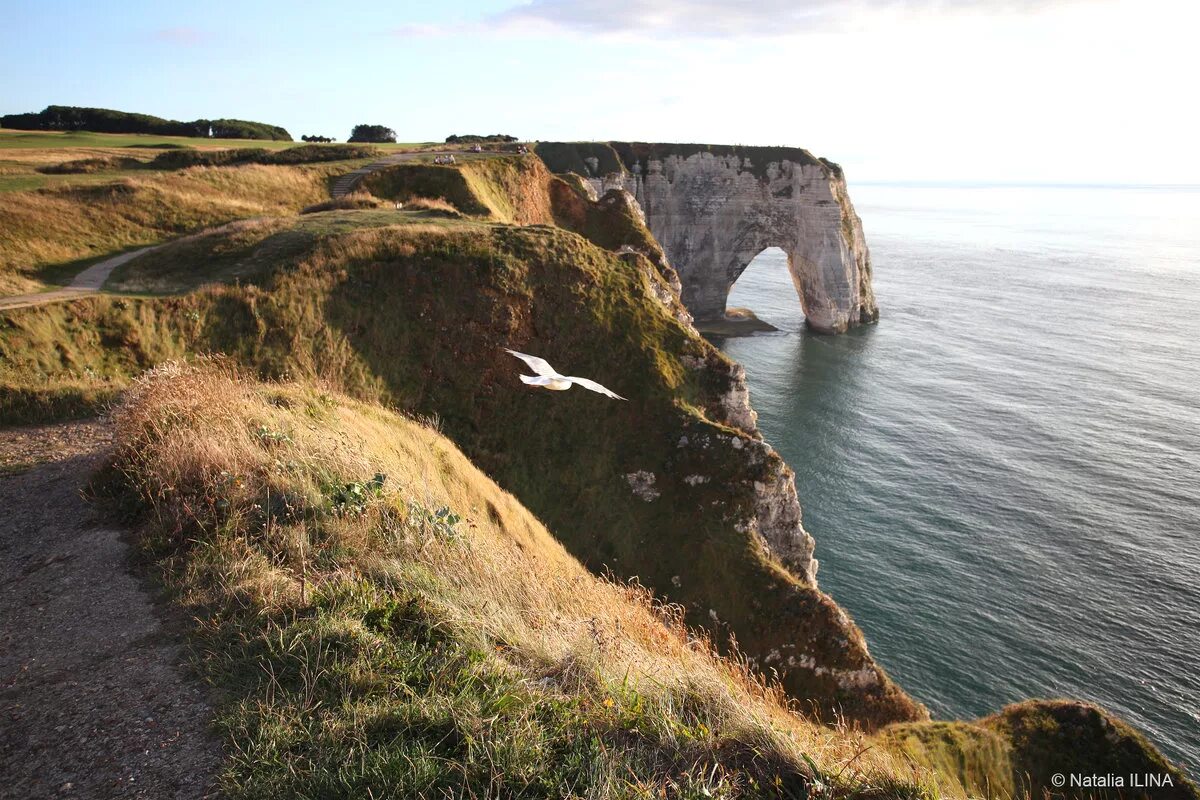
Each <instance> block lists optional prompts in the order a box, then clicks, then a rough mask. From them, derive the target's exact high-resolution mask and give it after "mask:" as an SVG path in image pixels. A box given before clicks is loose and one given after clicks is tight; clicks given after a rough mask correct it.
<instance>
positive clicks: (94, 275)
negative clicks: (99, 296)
mask: <svg viewBox="0 0 1200 800" xmlns="http://www.w3.org/2000/svg"><path fill="white" fill-rule="evenodd" d="M153 249H154V247H143V248H141V249H140V250H130V251H129V252H128V253H121V255H119V256H113V257H112V258H106V259H105V260H103V261H100V262H97V263H95V264H92V265H91V266H90V267H88V268H87V269H85V270H84V271H83V272H81V273H79V274H78V275H76V276H75V279H74V280H72V281H71V285H70V286H65V287H63V288H62V289H54V290H51V291H49V292H39V293H37V294H18V295H11V296H9V297H0V311H3V310H5V309H9V308H24V307H26V306H40V305H41V304H43V303H54V302H58V301H61V300H73V299H74V298H76V297H81V296H83V295H85V294H95V293H96V292H98V291H100V287H101V286H103V285H104V282H105V281H106V280H108V276H109V275H111V274H112V272H113V270H114V269H116V268H117V267H119V266H121V265H122V264H124V263H125V262H126V261H130V260H132V259H134V258H136V257H137V256H140V255H141V254H142V253H146V252H149V251H150V250H153Z"/></svg>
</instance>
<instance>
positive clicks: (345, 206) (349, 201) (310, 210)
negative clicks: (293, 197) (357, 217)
mask: <svg viewBox="0 0 1200 800" xmlns="http://www.w3.org/2000/svg"><path fill="white" fill-rule="evenodd" d="M391 206H392V203H390V202H388V201H387V200H380V199H379V198H378V197H376V196H375V195H373V194H371V193H370V192H367V191H361V190H360V191H356V192H351V193H350V194H347V195H343V196H342V197H337V198H334V199H332V200H326V201H324V202H322V203H316V204H315V205H311V206H306V207H305V208H303V209H301V211H300V213H301V214H316V213H318V212H320V211H356V210H360V209H364V208H390V207H391Z"/></svg>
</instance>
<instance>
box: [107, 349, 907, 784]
mask: <svg viewBox="0 0 1200 800" xmlns="http://www.w3.org/2000/svg"><path fill="white" fill-rule="evenodd" d="M114 420H115V425H116V455H115V457H114V462H113V466H112V468H111V469H110V471H109V472H108V473H107V476H106V477H105V478H104V479H102V480H100V481H99V482H98V486H100V487H101V488H100V490H101V492H102V493H103V494H106V495H107V496H109V497H110V498H111V499H113V500H114V501H116V502H118V503H119V504H121V505H122V506H123V507H124V508H125V509H126V511H132V512H134V513H135V514H137V515H139V516H140V517H141V519H142V520H143V524H144V527H143V528H142V530H143V538H142V545H143V548H144V550H145V552H146V553H147V554H148V555H149V556H152V557H153V558H156V559H157V560H158V561H159V563H160V565H161V566H162V569H163V573H162V574H163V575H164V577H165V580H166V582H167V585H168V586H169V587H170V588H171V589H172V590H173V591H174V593H175V596H176V598H177V600H178V602H180V603H181V604H183V605H184V606H185V607H186V608H187V610H188V612H189V614H190V615H193V616H194V617H195V619H196V621H197V625H198V634H197V637H196V640H195V641H196V647H195V652H196V654H197V658H198V661H199V667H200V669H201V671H202V673H203V674H204V675H205V676H206V677H207V678H208V679H209V680H210V681H211V682H212V683H213V684H214V686H215V687H216V688H217V689H218V690H220V691H221V692H222V696H223V697H224V705H223V710H222V712H221V715H220V724H221V728H222V730H223V731H224V733H225V736H226V741H227V746H228V748H229V752H230V766H229V771H228V774H227V775H226V780H225V788H226V789H227V790H228V791H229V793H230V794H232V795H233V796H235V797H264V798H265V797H280V796H305V797H366V796H370V797H376V798H380V797H397V798H400V797H442V796H464V797H503V796H522V797H566V796H589V797H624V796H628V797H702V796H703V797H714V796H715V797H730V798H732V797H829V798H836V797H864V798H865V797H876V798H891V797H917V796H921V794H922V793H921V790H920V789H919V787H918V786H916V785H915V784H914V783H913V782H912V781H913V773H912V772H911V771H910V769H909V768H908V767H907V766H906V765H903V764H902V763H901V762H898V761H894V760H893V759H892V758H891V757H889V756H888V755H887V754H886V753H884V752H882V751H880V750H878V749H876V750H869V749H867V748H866V743H865V741H864V740H863V739H862V738H860V737H859V736H857V735H852V734H846V733H842V732H839V731H836V730H833V729H829V728H821V727H818V726H815V725H813V724H811V723H808V722H805V721H804V720H802V719H801V718H799V717H797V716H795V715H794V714H792V713H791V712H790V711H789V710H788V709H787V707H786V705H785V703H784V702H783V701H782V699H781V698H782V695H781V693H780V692H779V691H777V690H775V689H770V688H767V687H765V686H764V685H763V684H762V683H760V682H759V681H757V680H755V679H753V678H752V677H750V675H749V674H748V673H747V672H746V671H745V670H744V669H742V668H740V667H739V666H737V665H735V664H733V663H731V662H728V661H725V660H723V659H721V658H720V657H718V656H716V655H714V653H713V651H712V649H711V647H710V645H709V644H708V643H707V641H706V640H705V639H703V638H702V637H699V636H697V634H695V633H694V632H688V631H686V630H685V629H684V628H682V627H680V625H679V623H678V616H677V612H675V611H673V610H672V609H670V608H665V607H662V606H658V605H656V604H654V603H653V602H652V601H651V600H650V599H649V595H648V593H646V592H645V591H644V590H642V589H640V588H638V587H637V586H635V585H619V584H614V583H610V582H608V581H605V580H602V579H598V578H596V577H594V576H592V575H591V574H589V573H588V572H587V571H586V570H584V569H583V568H582V567H581V566H580V565H579V564H578V562H576V561H575V560H574V559H572V558H571V557H570V556H569V555H567V553H566V552H565V551H564V550H563V549H562V547H561V546H560V545H558V543H557V542H556V541H555V540H554V539H553V537H552V536H551V535H550V534H549V533H548V532H547V531H546V530H545V529H544V528H543V527H542V526H541V524H540V523H538V521H537V520H536V519H535V518H534V517H533V516H532V515H531V514H529V513H528V512H527V511H525V509H524V508H523V507H521V506H520V505H519V504H518V503H517V502H516V501H515V500H514V499H513V498H512V497H511V496H510V495H508V494H506V493H504V492H503V491H501V490H500V489H499V488H498V487H497V486H496V485H495V484H494V483H492V482H491V481H490V480H489V479H488V478H487V477H485V476H484V475H483V474H482V473H480V472H479V471H478V470H476V469H475V468H474V467H473V466H472V465H471V464H470V463H469V462H468V461H467V460H466V459H465V458H464V457H463V456H462V455H461V453H459V452H458V450H457V449H456V448H455V447H454V446H453V445H452V444H450V443H449V442H448V441H447V440H445V439H444V438H443V437H442V436H441V435H440V434H438V433H437V432H436V431H435V430H433V429H431V428H429V427H426V426H423V425H420V424H418V423H416V422H414V421H412V420H409V419H406V418H403V417H400V416H397V415H395V414H393V413H389V412H385V411H383V410H381V409H379V408H378V407H372V406H368V405H365V404H362V403H358V402H355V401H351V400H349V399H347V398H345V397H342V396H338V395H335V394H330V393H326V392H322V391H319V390H315V389H312V388H308V387H305V386H300V385H295V384H289V385H276V384H257V383H253V382H248V381H245V380H240V379H239V378H238V377H237V376H236V374H234V373H233V372H232V371H231V370H230V369H229V368H227V367H225V366H224V365H223V364H221V363H220V362H218V363H217V364H215V365H204V366H201V367H184V366H179V365H176V364H168V365H165V366H163V367H160V368H158V369H157V370H155V371H153V372H152V373H150V374H149V375H148V376H146V377H145V378H142V379H140V380H139V381H138V382H137V383H136V384H135V385H134V387H133V388H132V389H131V390H130V391H129V393H128V395H127V397H126V399H125V401H124V403H123V404H122V405H121V406H120V408H119V409H118V410H117V411H116V413H115V415H114ZM347 486H372V487H375V490H374V491H370V492H367V491H363V492H360V493H359V496H360V497H361V502H356V503H354V504H349V505H347V504H346V503H341V504H338V503H337V502H336V500H335V498H336V497H338V496H341V495H343V494H344V493H345V492H346V488H345V487H347ZM897 776H902V777H899V778H898V777H897Z"/></svg>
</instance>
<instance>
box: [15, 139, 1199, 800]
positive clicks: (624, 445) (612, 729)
mask: <svg viewBox="0 0 1200 800" xmlns="http://www.w3.org/2000/svg"><path fill="white" fill-rule="evenodd" d="M337 147H343V148H344V147H346V146H345V145H340V146H337ZM540 147H541V146H539V150H538V153H539V155H540V154H541V153H542V150H541V149H540ZM312 148H313V151H314V153H315V151H324V150H326V147H325V146H322V145H313V146H312ZM605 148H607V150H605ZM114 149H115V148H114ZM296 149H297V150H307V148H296ZM361 151H362V148H354V152H351V150H350V149H347V150H337V151H336V152H339V153H342V154H343V155H347V158H346V159H344V160H338V161H327V162H319V163H304V162H305V161H306V159H304V158H299V157H298V156H296V155H292V156H288V155H286V154H287V153H289V152H290V151H286V150H285V151H283V153H282V154H281V155H280V156H279V157H280V158H281V159H283V161H282V163H278V162H277V163H258V162H256V161H254V160H243V159H242V157H241V156H236V155H229V156H216V157H215V161H218V162H220V161H221V160H222V159H225V160H224V161H223V162H222V163H219V164H216V163H205V164H197V165H191V166H187V165H183V166H181V167H179V168H173V169H165V168H159V169H145V171H144V172H142V173H140V174H139V175H138V176H136V177H121V178H119V179H116V180H108V181H107V182H104V183H96V184H68V185H63V186H57V187H53V188H46V189H41V190H38V191H25V192H9V193H6V194H0V227H2V228H3V230H5V232H6V234H11V235H10V236H6V238H5V240H4V242H3V243H2V244H0V282H6V283H4V284H3V286H4V291H5V292H6V293H11V292H12V291H20V290H26V289H29V288H36V287H42V286H46V285H49V284H50V283H52V282H53V281H58V282H62V281H64V280H66V279H69V277H70V276H71V275H72V274H74V273H75V272H77V271H78V270H79V269H80V268H81V267H82V266H84V265H86V264H87V263H89V262H90V261H92V260H94V259H95V258H97V257H99V256H101V255H109V254H112V253H113V252H117V251H120V250H122V249H125V248H129V247H134V246H139V245H143V244H148V243H152V242H164V241H165V242H166V243H165V244H163V246H162V247H160V248H158V249H156V250H154V251H152V252H149V253H146V254H144V255H141V256H138V257H137V258H134V259H133V260H131V261H128V262H126V263H125V264H123V265H122V266H121V267H119V268H117V270H116V271H115V272H114V273H113V274H112V275H111V276H110V277H109V279H108V282H107V284H106V286H105V291H104V292H103V293H101V294H98V295H95V296H90V297H81V298H79V299H75V300H72V301H70V302H63V303H52V304H47V305H42V306H35V307H30V308H21V309H14V310H10V311H6V312H3V314H2V315H0V423H2V424H8V425H11V424H18V423H27V422H34V421H44V420H52V419H63V418H68V417H71V416H76V415H88V414H95V413H97V412H99V411H103V410H105V409H110V408H111V409H112V419H113V425H114V429H115V436H116V443H115V453H114V455H113V457H112V460H111V463H110V464H109V465H108V466H107V467H106V468H105V469H104V470H102V471H101V473H99V474H98V475H97V477H96V478H95V480H94V481H93V485H92V492H93V494H94V495H95V497H96V498H97V499H98V500H99V501H101V503H102V504H103V506H104V507H105V508H106V509H107V511H108V512H109V513H110V514H112V515H113V516H114V517H115V518H118V519H121V520H123V521H124V522H126V523H127V524H129V525H131V526H132V529H133V530H134V531H135V541H136V546H137V548H138V551H139V553H140V556H141V559H142V562H143V566H144V568H145V569H146V570H148V571H149V572H150V573H151V574H152V575H154V576H156V577H157V579H158V580H160V581H161V583H162V585H163V587H164V588H165V589H166V591H167V596H168V597H169V599H170V602H172V603H174V604H176V605H177V606H179V607H180V608H182V609H183V610H184V611H185V616H186V617H187V618H188V619H190V620H192V623H191V625H192V630H191V634H190V635H191V647H190V652H191V653H192V659H193V662H194V667H195V669H196V671H197V673H198V674H199V675H201V676H203V678H204V679H205V680H207V681H208V682H209V684H210V685H211V686H212V687H213V690H214V693H215V697H217V699H218V725H219V730H220V731H221V734H222V736H223V739H224V742H225V745H226V748H227V753H228V756H229V757H228V761H227V768H226V772H225V774H224V778H223V788H224V789H225V791H226V792H227V793H228V794H230V795H231V796H234V797H275V796H286V795H298V796H312V797H362V796H376V797H379V796H395V797H406V796H421V795H422V794H424V795H425V796H440V795H455V796H468V797H469V796H478V797H496V796H528V797H542V796H545V797H562V796H593V797H609V796H611V797H622V796H628V797H673V798H691V797H695V798H699V797H713V796H716V797H730V798H734V797H803V798H862V799H863V800H867V798H882V799H883V800H888V799H889V798H915V797H928V798H931V799H932V798H937V797H947V798H960V797H962V798H965V797H995V798H1010V797H1025V796H1028V797H1041V796H1042V795H1043V792H1044V791H1045V790H1046V789H1047V788H1052V783H1051V781H1052V775H1053V773H1054V772H1057V771H1063V770H1062V769H1057V770H1056V769H1053V768H1054V767H1055V766H1056V765H1060V764H1061V765H1068V766H1066V767H1064V768H1063V769H1067V768H1069V769H1075V770H1080V771H1082V770H1089V771H1100V770H1104V771H1108V770H1110V769H1118V768H1119V769H1122V770H1129V771H1140V772H1164V771H1165V774H1169V775H1171V776H1173V778H1174V781H1173V783H1174V786H1175V787H1176V789H1175V791H1174V793H1171V794H1162V793H1156V794H1154V795H1152V796H1153V797H1155V798H1168V797H1170V798H1175V797H1179V798H1190V799H1192V800H1195V798H1197V797H1200V795H1198V794H1197V793H1196V790H1195V788H1194V786H1192V785H1191V784H1190V783H1188V782H1187V780H1186V778H1184V776H1183V775H1182V774H1181V773H1179V772H1178V770H1175V769H1174V768H1173V767H1171V766H1170V765H1169V764H1167V763H1166V762H1165V760H1163V759H1162V757H1161V756H1160V755H1159V754H1158V753H1157V752H1156V751H1155V750H1154V748H1153V747H1152V746H1151V745H1149V744H1148V743H1147V742H1146V741H1145V739H1144V738H1142V737H1141V736H1140V735H1139V734H1137V733H1136V732H1134V731H1132V730H1131V729H1129V728H1128V726H1125V725H1123V724H1122V723H1120V722H1118V721H1116V720H1114V719H1113V718H1112V717H1111V716H1109V715H1108V714H1106V713H1104V712H1103V711H1101V710H1099V709H1094V708H1092V707H1090V706H1086V705H1083V704H1079V703H1067V702H1031V703H1027V704H1022V705H1018V706H1013V707H1010V708H1008V709H1004V710H1003V711H1001V712H999V713H997V714H996V715H994V716H992V717H987V718H984V719H982V720H977V721H956V722H945V721H943V722H930V721H928V719H927V713H926V712H925V710H924V709H923V708H922V707H921V706H920V705H919V704H917V703H915V702H914V701H913V700H912V699H911V698H909V697H908V696H907V695H906V694H905V693H904V692H903V691H902V690H901V689H900V688H899V687H897V686H896V685H895V684H894V683H893V682H892V681H891V680H890V679H889V678H888V677H887V676H886V675H885V674H884V673H883V672H882V670H879V669H878V667H877V666H876V665H875V664H874V662H873V661H872V660H871V658H870V655H869V654H868V653H867V650H866V646H865V643H864V641H863V639H862V635H861V633H860V632H859V631H858V629H857V627H855V626H854V624H853V622H852V621H850V620H849V618H848V617H847V616H846V614H845V612H844V611H842V609H840V608H839V607H838V606H837V605H836V604H835V603H834V601H833V600H832V599H831V598H829V597H828V596H827V595H825V594H823V593H822V592H821V591H820V590H819V589H818V588H817V587H816V585H815V584H814V583H813V582H811V581H809V580H807V579H806V578H805V577H804V576H798V575H797V574H796V573H795V572H794V571H792V570H790V569H789V568H788V566H787V565H786V564H785V563H783V561H782V560H781V559H780V557H779V556H778V554H776V553H774V552H772V551H771V549H770V548H769V547H767V546H766V545H765V544H764V539H763V537H761V536H759V535H758V534H757V533H756V532H755V530H756V529H755V528H754V525H756V524H758V519H759V518H760V515H762V514H763V513H765V512H763V511H762V510H761V509H762V505H761V504H762V502H763V501H762V495H763V493H764V492H767V491H768V489H767V488H764V487H774V486H778V485H779V483H780V482H781V481H784V480H785V479H786V478H788V477H789V475H790V474H789V472H788V470H787V467H786V465H784V464H783V462H782V461H781V460H780V458H779V456H778V455H777V454H775V453H774V452H773V451H772V450H771V449H770V448H768V447H766V445H765V443H763V442H762V440H761V438H760V437H759V436H758V435H757V433H756V432H755V431H754V429H753V422H752V421H750V422H747V418H748V417H749V407H748V406H744V404H742V405H740V404H739V401H738V397H739V391H740V390H741V388H742V386H741V384H740V377H739V375H738V372H737V368H736V365H734V364H732V363H731V362H730V361H729V360H728V359H727V358H725V357H724V356H723V355H722V354H721V353H720V352H719V351H717V350H716V349H715V348H713V347H712V346H711V345H710V344H709V343H708V342H706V341H705V340H704V339H702V338H701V337H700V336H699V335H697V333H696V332H695V330H694V329H693V328H692V327H691V326H690V324H689V323H688V321H687V319H688V318H687V314H686V310H684V309H683V307H682V305H681V304H680V303H679V300H678V295H677V289H676V288H674V287H677V283H678V282H677V279H676V277H675V276H674V273H673V270H672V269H671V267H670V265H669V264H668V263H667V262H666V259H665V257H664V256H663V254H662V250H661V248H660V247H658V244H657V242H656V241H655V240H654V237H653V236H652V235H651V234H650V232H649V231H648V230H647V229H646V226H645V224H644V222H643V220H642V218H641V216H640V214H639V213H638V209H637V207H636V205H634V204H632V203H631V202H630V201H629V200H628V198H627V196H626V195H624V194H622V193H620V192H612V193H609V194H607V195H605V196H603V197H601V198H599V199H592V198H593V197H594V195H591V194H589V187H588V186H587V184H586V183H585V182H584V181H582V180H581V179H580V177H579V176H580V175H582V174H584V173H578V174H575V175H565V176H559V175H555V174H553V172H554V171H557V170H552V169H548V168H547V166H546V163H544V161H543V159H542V158H539V157H534V156H527V157H520V156H488V157H479V158H463V159H461V160H460V162H459V163H457V164H455V165H433V164H426V163H418V162H417V161H415V160H414V161H407V162H403V163H398V164H394V165H391V166H388V167H385V168H382V169H379V170H378V171H376V172H373V173H371V174H370V175H368V176H367V177H366V178H365V179H364V180H363V181H362V184H361V185H360V187H359V191H358V192H356V193H354V194H351V195H348V196H346V197H345V198H341V199H339V200H336V201H334V200H330V198H329V185H330V182H331V179H333V178H334V177H336V176H338V175H341V174H344V173H345V172H348V171H350V170H351V169H354V168H356V167H358V166H361V165H362V164H363V163H364V162H365V161H366V160H367V157H365V156H362V157H360V155H359V153H360V152H361ZM116 152H117V153H120V152H128V151H122V150H116ZM175 152H180V153H190V152H206V151H184V150H177V151H172V153H175ZM217 152H220V151H217ZM235 152H236V151H235ZM558 152H559V155H561V156H562V157H564V158H567V159H570V161H571V163H575V158H576V157H578V161H579V163H583V164H585V167H586V166H587V165H586V162H585V159H589V158H596V159H597V160H598V161H599V159H600V158H601V156H604V154H605V153H606V152H607V153H610V154H611V155H609V156H604V157H605V158H618V159H619V158H620V156H619V153H618V149H616V148H614V147H612V146H610V145H592V144H588V145H587V146H582V145H581V146H579V147H577V148H575V149H573V150H572V149H570V148H559V149H558ZM375 155H377V154H375V153H372V157H373V156H375ZM110 156H112V153H110V152H105V153H102V154H94V153H93V154H88V153H86V152H82V153H79V152H71V153H70V156H69V157H65V156H64V155H63V154H62V153H61V152H57V153H56V154H54V155H53V156H52V157H45V159H44V163H55V164H57V163H63V162H64V161H72V160H76V161H79V160H87V159H89V158H108V157H110ZM160 157H161V156H160V155H159V154H157V153H153V152H147V154H146V156H145V162H146V163H149V162H152V161H153V160H155V159H157V158H160ZM260 157H261V155H256V156H255V157H254V158H260ZM186 158H190V156H187V157H186ZM546 158H547V159H548V160H549V161H551V162H555V163H558V162H556V161H555V157H554V156H553V149H552V150H551V151H548V152H547V154H546ZM289 159H290V160H289ZM141 160H142V159H139V161H141ZM165 161H166V159H164V162H160V167H161V164H162V163H165ZM114 163H116V162H114ZM605 163H607V162H605ZM116 166H117V168H121V166H120V164H116ZM563 171H565V172H572V171H574V170H572V169H567V170H563ZM105 174H107V173H106V171H105V170H104V169H102V168H99V169H98V172H96V173H93V174H86V173H83V175H84V177H86V178H89V179H91V178H94V177H96V176H101V177H103V176H104V175H105ZM396 203H401V204H402V207H401V208H397V207H396V205H395V204H396ZM505 347H514V348H515V349H519V350H522V351H525V352H533V353H536V354H538V355H541V356H544V357H546V358H547V359H549V360H550V361H551V362H552V363H554V364H555V365H556V366H559V365H560V366H562V367H563V368H564V369H566V368H569V369H571V371H572V372H574V373H576V374H585V375H592V376H595V377H596V378H598V379H602V380H603V381H604V382H605V384H606V385H610V386H612V388H613V389H615V390H616V391H618V392H620V393H621V394H623V395H625V396H627V397H629V398H630V402H629V403H611V402H608V401H607V400H606V399H604V398H600V397H598V396H595V395H592V394H591V393H583V392H569V393H563V394H556V393H533V392H529V391H527V390H526V389H525V388H524V387H523V386H521V385H520V384H519V382H518V380H517V378H516V373H517V371H518V367H517V366H516V365H514V364H513V363H512V359H511V357H510V356H508V355H507V354H505V353H504V352H503V350H504V348H505ZM218 354H219V355H218ZM647 475H649V476H650V477H649V478H646V477H645V476H647ZM1063 794H1064V796H1069V797H1081V798H1082V797H1083V796H1084V794H1083V793H1079V792H1075V793H1072V792H1070V791H1067V792H1064V793H1063ZM1110 796H1112V797H1116V796H1118V795H1116V794H1114V795H1110ZM1119 796H1126V797H1135V796H1140V795H1138V794H1137V793H1121V794H1120V795H1119Z"/></svg>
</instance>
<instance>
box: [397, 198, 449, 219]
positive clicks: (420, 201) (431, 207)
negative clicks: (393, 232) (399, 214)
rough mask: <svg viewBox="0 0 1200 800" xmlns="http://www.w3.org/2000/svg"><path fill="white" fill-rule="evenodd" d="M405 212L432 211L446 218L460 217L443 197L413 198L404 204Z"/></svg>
mask: <svg viewBox="0 0 1200 800" xmlns="http://www.w3.org/2000/svg"><path fill="white" fill-rule="evenodd" d="M404 210H405V211H433V212H435V213H438V214H444V215H445V216H447V217H456V218H457V217H461V216H462V213H461V212H460V211H459V210H458V209H457V208H455V207H454V206H453V205H451V204H450V203H449V202H447V201H446V198H444V197H414V198H412V199H410V200H407V201H405V203H404Z"/></svg>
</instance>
